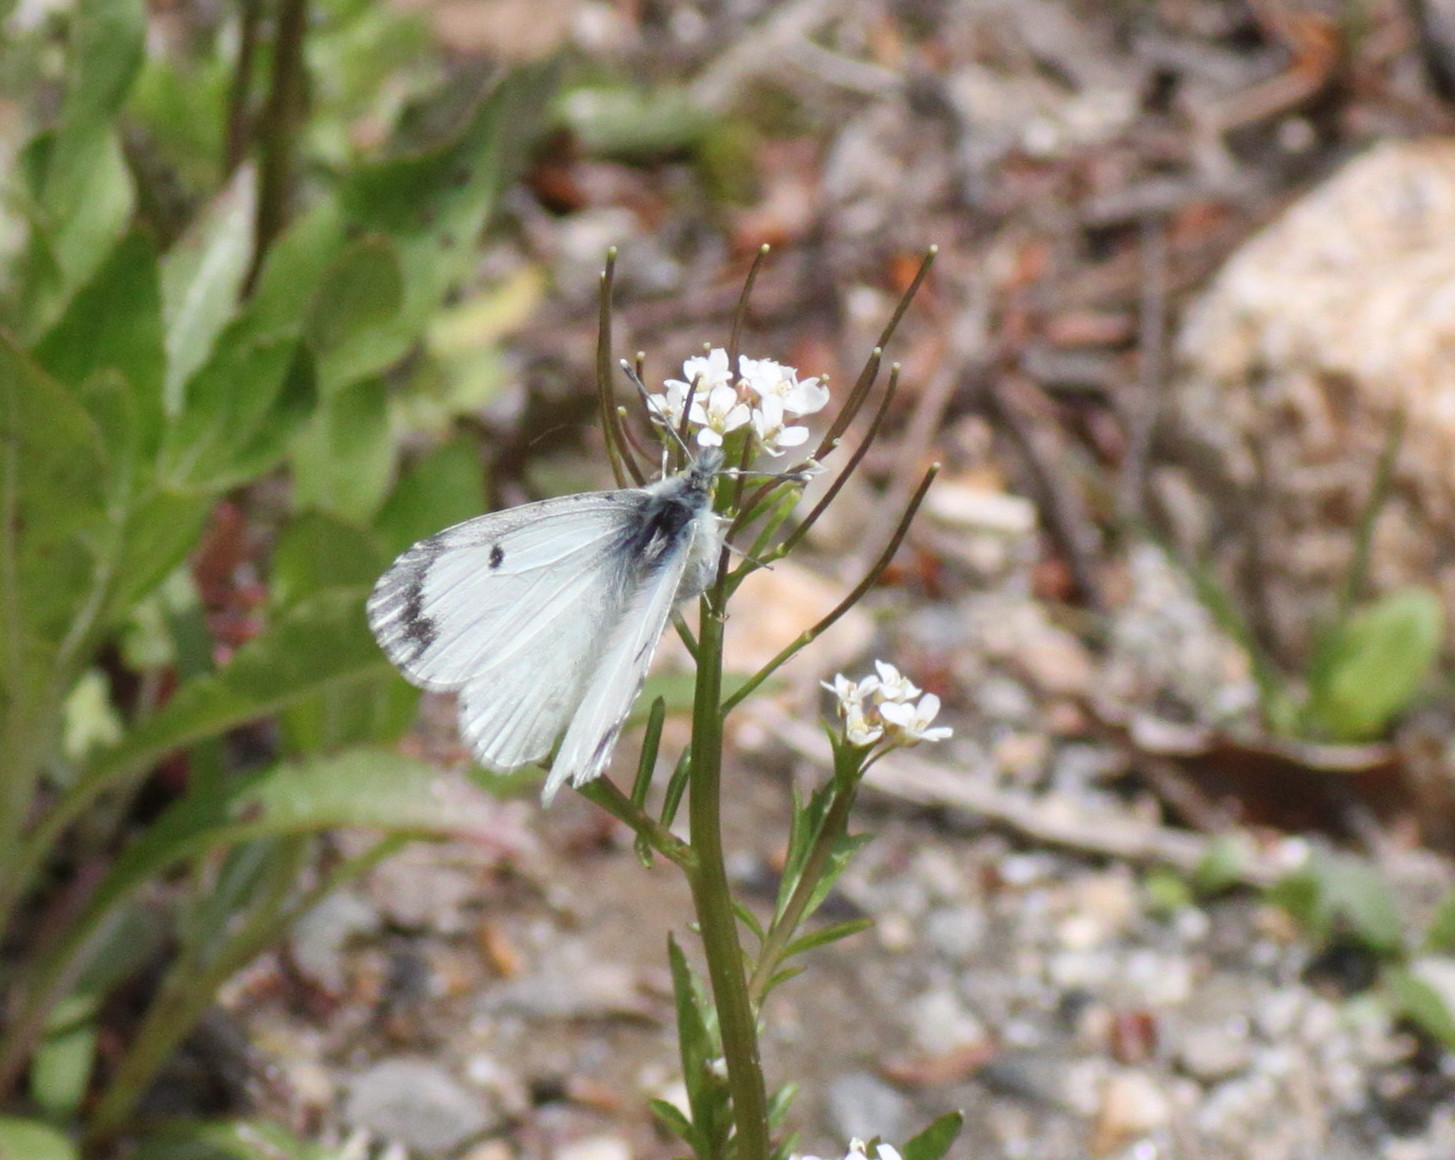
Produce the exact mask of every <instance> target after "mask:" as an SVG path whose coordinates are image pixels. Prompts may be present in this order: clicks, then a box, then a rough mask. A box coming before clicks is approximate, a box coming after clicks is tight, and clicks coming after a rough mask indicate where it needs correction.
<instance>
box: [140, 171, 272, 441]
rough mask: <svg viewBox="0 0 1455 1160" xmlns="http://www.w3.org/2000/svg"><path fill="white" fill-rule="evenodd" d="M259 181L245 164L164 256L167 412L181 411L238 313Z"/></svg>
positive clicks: (163, 311)
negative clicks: (186, 391)
mask: <svg viewBox="0 0 1455 1160" xmlns="http://www.w3.org/2000/svg"><path fill="white" fill-rule="evenodd" d="M256 213H257V180H256V175H255V173H254V170H253V168H252V166H249V165H244V166H242V167H240V168H239V169H238V171H237V173H236V174H234V176H233V179H232V181H231V182H229V183H228V185H227V187H226V188H225V189H224V190H222V192H221V193H219V194H218V195H217V196H216V197H215V198H214V199H213V200H212V203H211V204H210V205H208V206H207V207H206V208H205V209H204V210H203V211H202V213H201V214H200V215H198V217H197V218H196V219H195V220H194V221H193V222H192V224H191V226H189V227H188V229H187V232H186V233H185V234H183V235H182V237H181V238H179V239H178V240H177V241H176V242H175V243H174V244H173V245H172V247H171V249H169V250H168V251H167V255H166V257H165V258H163V259H162V314H163V317H164V318H165V319H166V349H167V373H166V387H165V390H164V392H163V398H164V401H165V409H166V412H167V414H169V415H175V414H177V413H178V412H180V411H181V409H182V399H183V387H184V386H185V385H186V383H187V380H188V379H190V378H191V377H192V374H193V372H195V371H196V370H197V369H198V368H199V367H201V366H202V365H203V363H205V362H206V361H207V359H208V356H209V355H210V354H211V353H212V349H213V346H214V344H215V343H216V341H217V338H218V335H220V334H221V333H222V332H223V330H224V328H225V327H226V326H227V325H228V323H229V322H231V321H232V319H233V317H234V316H235V315H236V314H237V313H238V294H239V293H240V292H241V290H242V285H243V279H244V278H245V277H246V276H247V272H248V264H249V263H250V262H251V260H252V250H253V224H254V217H255V215H256Z"/></svg>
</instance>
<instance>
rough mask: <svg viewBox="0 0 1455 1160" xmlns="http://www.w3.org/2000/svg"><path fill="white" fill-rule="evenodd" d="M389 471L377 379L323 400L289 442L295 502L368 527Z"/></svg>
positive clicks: (385, 402)
mask: <svg viewBox="0 0 1455 1160" xmlns="http://www.w3.org/2000/svg"><path fill="white" fill-rule="evenodd" d="M393 470H394V441H393V438H392V436H391V433H390V430H389V399H388V392H387V389H386V388H385V385H384V383H383V381H382V380H380V379H366V380H365V381H364V382H361V383H355V384H353V385H352V386H350V387H347V388H345V389H344V390H342V391H339V392H338V393H336V394H334V395H333V396H331V397H330V398H328V399H325V400H324V401H323V403H322V405H321V407H320V408H319V410H318V412H317V413H316V414H315V415H314V416H313V419H312V421H311V422H310V423H309V424H308V426H307V427H305V428H304V429H303V430H302V431H301V432H300V433H299V435H298V438H297V439H296V440H295V441H294V444H293V492H294V500H295V502H296V503H297V505H298V506H299V507H301V508H317V509H318V510H320V511H325V512H328V513H329V514H331V515H335V516H338V517H340V518H342V519H345V520H350V521H353V522H355V523H360V524H364V523H368V522H369V519H370V517H372V516H373V514H374V512H375V511H376V510H377V509H378V506H379V504H380V502H381V501H382V500H383V498H384V493H385V492H386V491H387V490H388V487H389V479H390V476H391V475H392V473H393Z"/></svg>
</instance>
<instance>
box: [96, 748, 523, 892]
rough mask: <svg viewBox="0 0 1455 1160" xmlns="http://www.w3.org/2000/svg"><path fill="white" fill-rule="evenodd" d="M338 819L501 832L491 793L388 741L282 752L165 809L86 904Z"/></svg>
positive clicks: (470, 836) (424, 829)
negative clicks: (320, 752) (300, 756)
mask: <svg viewBox="0 0 1455 1160" xmlns="http://www.w3.org/2000/svg"><path fill="white" fill-rule="evenodd" d="M341 827H360V828H363V829H371V830H378V831H380V832H382V833H387V834H407V835H419V836H424V837H454V838H462V839H467V840H476V841H488V840H491V839H492V838H494V837H495V836H496V835H497V834H498V832H499V827H500V813H499V809H498V807H497V804H496V802H495V799H494V798H492V797H490V796H489V795H488V794H486V793H484V792H483V791H481V790H478V789H476V788H475V787H474V786H473V785H472V784H471V783H470V782H469V781H468V780H467V779H466V778H462V777H454V776H450V775H448V774H442V773H441V772H440V771H439V770H438V769H436V768H435V767H434V766H433V765H430V764H428V763H427V762H423V761H418V760H416V759H413V758H407V757H404V756H402V755H400V754H397V753H393V752H391V751H389V750H387V749H352V750H349V751H348V752H345V753H341V754H338V755H336V756H333V757H324V758H315V759H313V760H309V761H298V762H289V763H285V764H283V765H279V766H275V767H274V768H273V769H271V770H269V771H268V772H266V773H263V774H259V775H257V776H255V777H252V778H249V779H248V780H247V781H246V782H244V783H243V784H242V785H241V786H240V787H237V788H234V789H229V790H226V791H224V792H214V793H195V794H192V795H189V796H188V797H187V798H184V799H183V800H182V801H180V802H178V803H177V804H176V805H174V806H173V807H172V808H171V809H169V810H167V811H166V813H164V814H163V815H162V816H161V817H160V818H158V819H157V820H156V821H155V822H153V823H152V824H151V825H150V826H149V827H148V828H147V830H146V832H145V833H143V834H142V835H141V837H139V838H138V839H137V840H136V841H135V842H133V843H132V844H131V845H130V846H128V847H127V848H126V849H125V850H124V851H123V852H122V855H121V857H120V858H118V859H117V861H116V863H115V864H114V865H113V867H112V870H111V872H110V873H109V874H108V875H107V877H106V879H105V881H104V882H103V883H102V885H101V886H100V887H99V888H98V889H97V892H96V896H95V900H94V902H93V904H92V907H91V913H92V914H93V915H94V914H96V913H99V912H103V911H105V910H108V909H110V908H111V907H113V906H115V905H116V903H117V902H118V901H119V900H120V899H122V898H123V897H125V896H126V895H127V894H129V893H130V892H131V891H132V890H133V889H135V888H136V887H137V886H139V885H141V884H142V883H143V882H146V881H149V880H150V879H151V878H153V877H154V876H156V875H157V874H159V873H161V872H163V871H165V870H166V869H168V868H169V867H171V866H174V865H177V864H178V863H180V862H183V861H187V860H190V859H192V858H196V857H197V856H199V855H200V854H203V853H205V852H206V851H208V850H212V849H216V848H218V847H221V846H231V845H236V844H237V843H240V842H251V841H255V840H257V839H260V838H271V837H278V836H282V835H287V834H311V833H317V832H320V831H322V830H329V829H337V828H341Z"/></svg>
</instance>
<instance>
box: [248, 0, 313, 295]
mask: <svg viewBox="0 0 1455 1160" xmlns="http://www.w3.org/2000/svg"><path fill="white" fill-rule="evenodd" d="M307 30H308V0H282V2H281V4H280V5H279V8H278V25H277V32H276V33H275V35H274V37H273V80H272V85H271V87H270V88H269V91H268V101H267V104H266V105H265V106H264V107H263V116H262V122H261V124H260V125H259V126H258V137H259V145H260V147H261V150H262V165H261V167H260V168H259V171H258V216H257V229H256V237H255V239H254V241H253V264H252V269H250V270H249V271H248V277H247V290H248V293H251V292H252V288H253V286H254V285H256V284H257V280H258V275H259V273H260V272H261V271H262V268H263V259H264V257H266V255H267V253H268V250H269V248H270V247H271V246H272V244H273V242H274V240H275V239H276V238H277V237H278V235H279V234H280V233H282V232H283V227H284V225H285V224H286V223H287V221H288V213H289V203H290V201H291V199H292V196H293V176H294V174H293V170H294V164H293V163H294V157H295V155H296V153H297V147H298V133H299V127H300V126H301V125H302V123H303V114H304V105H305V103H306V101H307V90H308V77H307V73H306V72H305V68H304V60H303V41H304V38H305V36H306V34H307Z"/></svg>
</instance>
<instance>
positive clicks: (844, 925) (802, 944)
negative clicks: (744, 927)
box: [783, 917, 874, 960]
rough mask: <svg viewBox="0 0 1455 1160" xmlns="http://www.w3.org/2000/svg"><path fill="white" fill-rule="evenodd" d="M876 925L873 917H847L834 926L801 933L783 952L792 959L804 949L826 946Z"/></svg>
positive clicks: (785, 957) (785, 958) (809, 949)
mask: <svg viewBox="0 0 1455 1160" xmlns="http://www.w3.org/2000/svg"><path fill="white" fill-rule="evenodd" d="M873 925H874V920H873V919H872V918H868V917H864V918H846V919H845V920H844V921H843V922H836V923H834V924H833V925H832V926H826V927H824V928H823V929H822V930H815V931H810V932H809V933H808V934H805V935H801V936H800V937H798V938H796V939H794V940H793V941H792V942H791V943H789V944H788V949H787V950H785V951H784V952H783V958H784V960H787V959H791V958H792V957H793V956H794V955H801V954H803V952H804V951H811V950H813V949H814V947H821V946H826V945H827V944H828V943H831V942H838V941H839V940H840V939H845V938H848V937H849V936H850V935H855V934H858V933H859V932H860V931H863V930H868V929H869V928H870V927H872V926H873Z"/></svg>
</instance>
